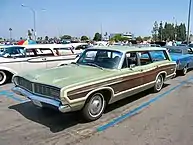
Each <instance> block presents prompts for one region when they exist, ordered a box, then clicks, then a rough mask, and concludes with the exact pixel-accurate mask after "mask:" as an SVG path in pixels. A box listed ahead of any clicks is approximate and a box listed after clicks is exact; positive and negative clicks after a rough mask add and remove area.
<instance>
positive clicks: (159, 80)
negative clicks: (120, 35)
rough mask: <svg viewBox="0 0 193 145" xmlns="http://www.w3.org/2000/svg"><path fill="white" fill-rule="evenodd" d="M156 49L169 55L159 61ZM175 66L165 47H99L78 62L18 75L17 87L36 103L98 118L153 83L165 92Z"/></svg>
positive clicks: (92, 118) (155, 87) (90, 119)
mask: <svg viewBox="0 0 193 145" xmlns="http://www.w3.org/2000/svg"><path fill="white" fill-rule="evenodd" d="M153 52H159V54H162V55H163V56H164V57H163V59H159V60H157V61H153V59H151V57H154V56H151V53H153ZM143 55H148V56H149V57H148V58H143ZM175 70H176V63H175V62H173V61H172V60H171V58H170V56H169V53H168V51H167V50H166V49H165V48H161V47H155V48H154V47H143V48H137V47H126V46H111V47H104V48H101V47H96V48H94V47H93V48H88V49H86V50H85V51H84V52H83V53H82V54H81V56H80V57H79V59H78V60H77V61H76V62H74V63H72V64H68V65H64V66H60V67H55V68H51V69H42V70H37V71H31V72H26V73H20V74H17V75H14V77H13V83H14V84H15V86H14V88H12V90H13V91H14V92H15V93H17V94H19V95H24V96H26V97H27V98H29V99H30V100H32V102H33V103H34V104H35V105H36V106H39V107H50V108H55V109H56V110H59V111H61V112H63V113H65V112H72V111H78V110H81V112H82V115H83V117H84V118H85V119H86V120H88V121H93V120H96V119H98V118H100V117H101V115H102V113H103V112H104V110H105V106H106V105H107V104H111V103H114V102H116V101H118V100H121V99H123V98H126V97H128V96H131V95H134V94H136V93H139V92H141V91H144V90H146V89H150V88H152V89H153V90H154V92H159V91H160V90H161V89H162V87H163V84H164V82H165V81H166V80H168V79H170V78H172V77H174V76H175Z"/></svg>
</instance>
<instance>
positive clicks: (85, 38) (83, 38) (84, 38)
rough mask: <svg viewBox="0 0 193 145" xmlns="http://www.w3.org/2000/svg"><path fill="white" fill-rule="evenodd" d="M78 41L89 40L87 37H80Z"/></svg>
mask: <svg viewBox="0 0 193 145" xmlns="http://www.w3.org/2000/svg"><path fill="white" fill-rule="evenodd" d="M80 39H81V41H86V40H89V38H88V37H87V36H82V37H81V38H80Z"/></svg>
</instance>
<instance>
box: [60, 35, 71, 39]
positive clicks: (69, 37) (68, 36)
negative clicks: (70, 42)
mask: <svg viewBox="0 0 193 145" xmlns="http://www.w3.org/2000/svg"><path fill="white" fill-rule="evenodd" d="M60 38H61V40H64V39H71V38H72V37H71V36H70V35H63V36H61V37H60Z"/></svg>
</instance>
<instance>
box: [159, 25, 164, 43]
mask: <svg viewBox="0 0 193 145" xmlns="http://www.w3.org/2000/svg"><path fill="white" fill-rule="evenodd" d="M158 39H159V41H162V40H163V22H162V21H161V22H160V24H159V28H158Z"/></svg>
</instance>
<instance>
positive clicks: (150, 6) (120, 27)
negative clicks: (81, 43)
mask: <svg viewBox="0 0 193 145" xmlns="http://www.w3.org/2000/svg"><path fill="white" fill-rule="evenodd" d="M188 3H189V0H96V1H92V0H1V1H0V14H1V16H0V37H9V31H8V29H9V28H10V27H11V28H12V29H13V34H12V35H13V37H14V38H19V37H20V36H23V37H25V36H26V34H27V30H28V29H29V28H33V17H32V12H31V11H30V10H28V9H27V8H23V7H21V4H25V5H27V6H31V7H32V8H34V9H35V10H36V16H37V17H36V18H37V23H36V25H37V34H38V35H39V36H45V35H48V36H58V35H62V34H69V35H72V36H81V35H88V36H90V37H93V35H94V33H95V32H97V31H98V32H100V30H101V24H102V28H103V32H108V33H116V32H132V33H134V34H135V35H137V36H138V35H142V36H145V35H151V29H152V25H153V23H154V21H155V20H157V21H161V20H162V21H169V22H174V19H173V17H175V18H176V20H177V22H178V23H180V22H185V23H187V12H188ZM41 9H46V10H45V11H42V10H41ZM192 13H193V12H192ZM192 18H193V17H192ZM192 20H193V19H192ZM192 24H193V23H192ZM191 30H192V31H193V27H192V25H191Z"/></svg>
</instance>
